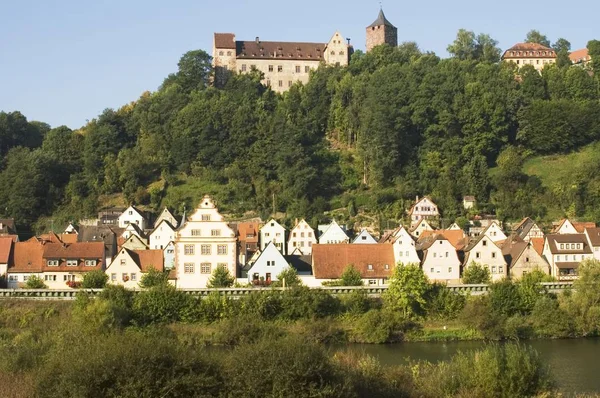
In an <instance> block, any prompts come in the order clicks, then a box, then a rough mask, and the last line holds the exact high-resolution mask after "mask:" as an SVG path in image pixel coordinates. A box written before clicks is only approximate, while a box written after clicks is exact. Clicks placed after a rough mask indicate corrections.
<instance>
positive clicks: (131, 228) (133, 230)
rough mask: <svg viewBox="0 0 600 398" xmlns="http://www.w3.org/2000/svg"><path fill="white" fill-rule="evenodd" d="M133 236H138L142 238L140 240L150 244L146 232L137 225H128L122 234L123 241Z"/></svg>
mask: <svg viewBox="0 0 600 398" xmlns="http://www.w3.org/2000/svg"><path fill="white" fill-rule="evenodd" d="M132 235H135V236H137V237H138V238H140V240H141V241H142V242H144V243H146V244H147V243H148V239H147V238H146V235H145V234H144V230H143V229H141V228H140V227H139V226H138V225H137V224H133V223H131V224H127V226H126V227H125V230H124V231H123V233H122V234H121V237H122V238H123V239H129V238H130V237H131V236H132Z"/></svg>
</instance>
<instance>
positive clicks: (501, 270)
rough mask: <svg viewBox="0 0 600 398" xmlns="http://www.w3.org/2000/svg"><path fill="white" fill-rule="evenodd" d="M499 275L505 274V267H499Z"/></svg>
mask: <svg viewBox="0 0 600 398" xmlns="http://www.w3.org/2000/svg"><path fill="white" fill-rule="evenodd" d="M498 273H500V274H502V273H504V267H503V266H502V265H499V266H498Z"/></svg>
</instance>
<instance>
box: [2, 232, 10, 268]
mask: <svg viewBox="0 0 600 398" xmlns="http://www.w3.org/2000/svg"><path fill="white" fill-rule="evenodd" d="M12 245H13V240H12V238H5V237H0V264H8V260H9V258H10V250H11V249H12Z"/></svg>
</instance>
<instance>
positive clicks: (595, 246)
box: [585, 228, 600, 260]
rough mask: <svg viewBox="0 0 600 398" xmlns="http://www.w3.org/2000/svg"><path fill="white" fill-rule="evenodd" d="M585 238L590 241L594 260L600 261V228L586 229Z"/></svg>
mask: <svg viewBox="0 0 600 398" xmlns="http://www.w3.org/2000/svg"><path fill="white" fill-rule="evenodd" d="M585 236H586V237H587V239H588V242H589V244H590V248H591V250H592V252H593V253H594V258H595V259H596V260H600V228H586V229H585Z"/></svg>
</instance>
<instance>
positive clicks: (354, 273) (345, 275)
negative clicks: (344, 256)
mask: <svg viewBox="0 0 600 398" xmlns="http://www.w3.org/2000/svg"><path fill="white" fill-rule="evenodd" d="M341 280H342V286H362V285H363V281H362V276H361V275H360V272H359V271H358V270H357V269H356V268H354V265H352V264H350V265H349V266H347V267H346V268H345V269H344V272H342V277H341Z"/></svg>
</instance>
